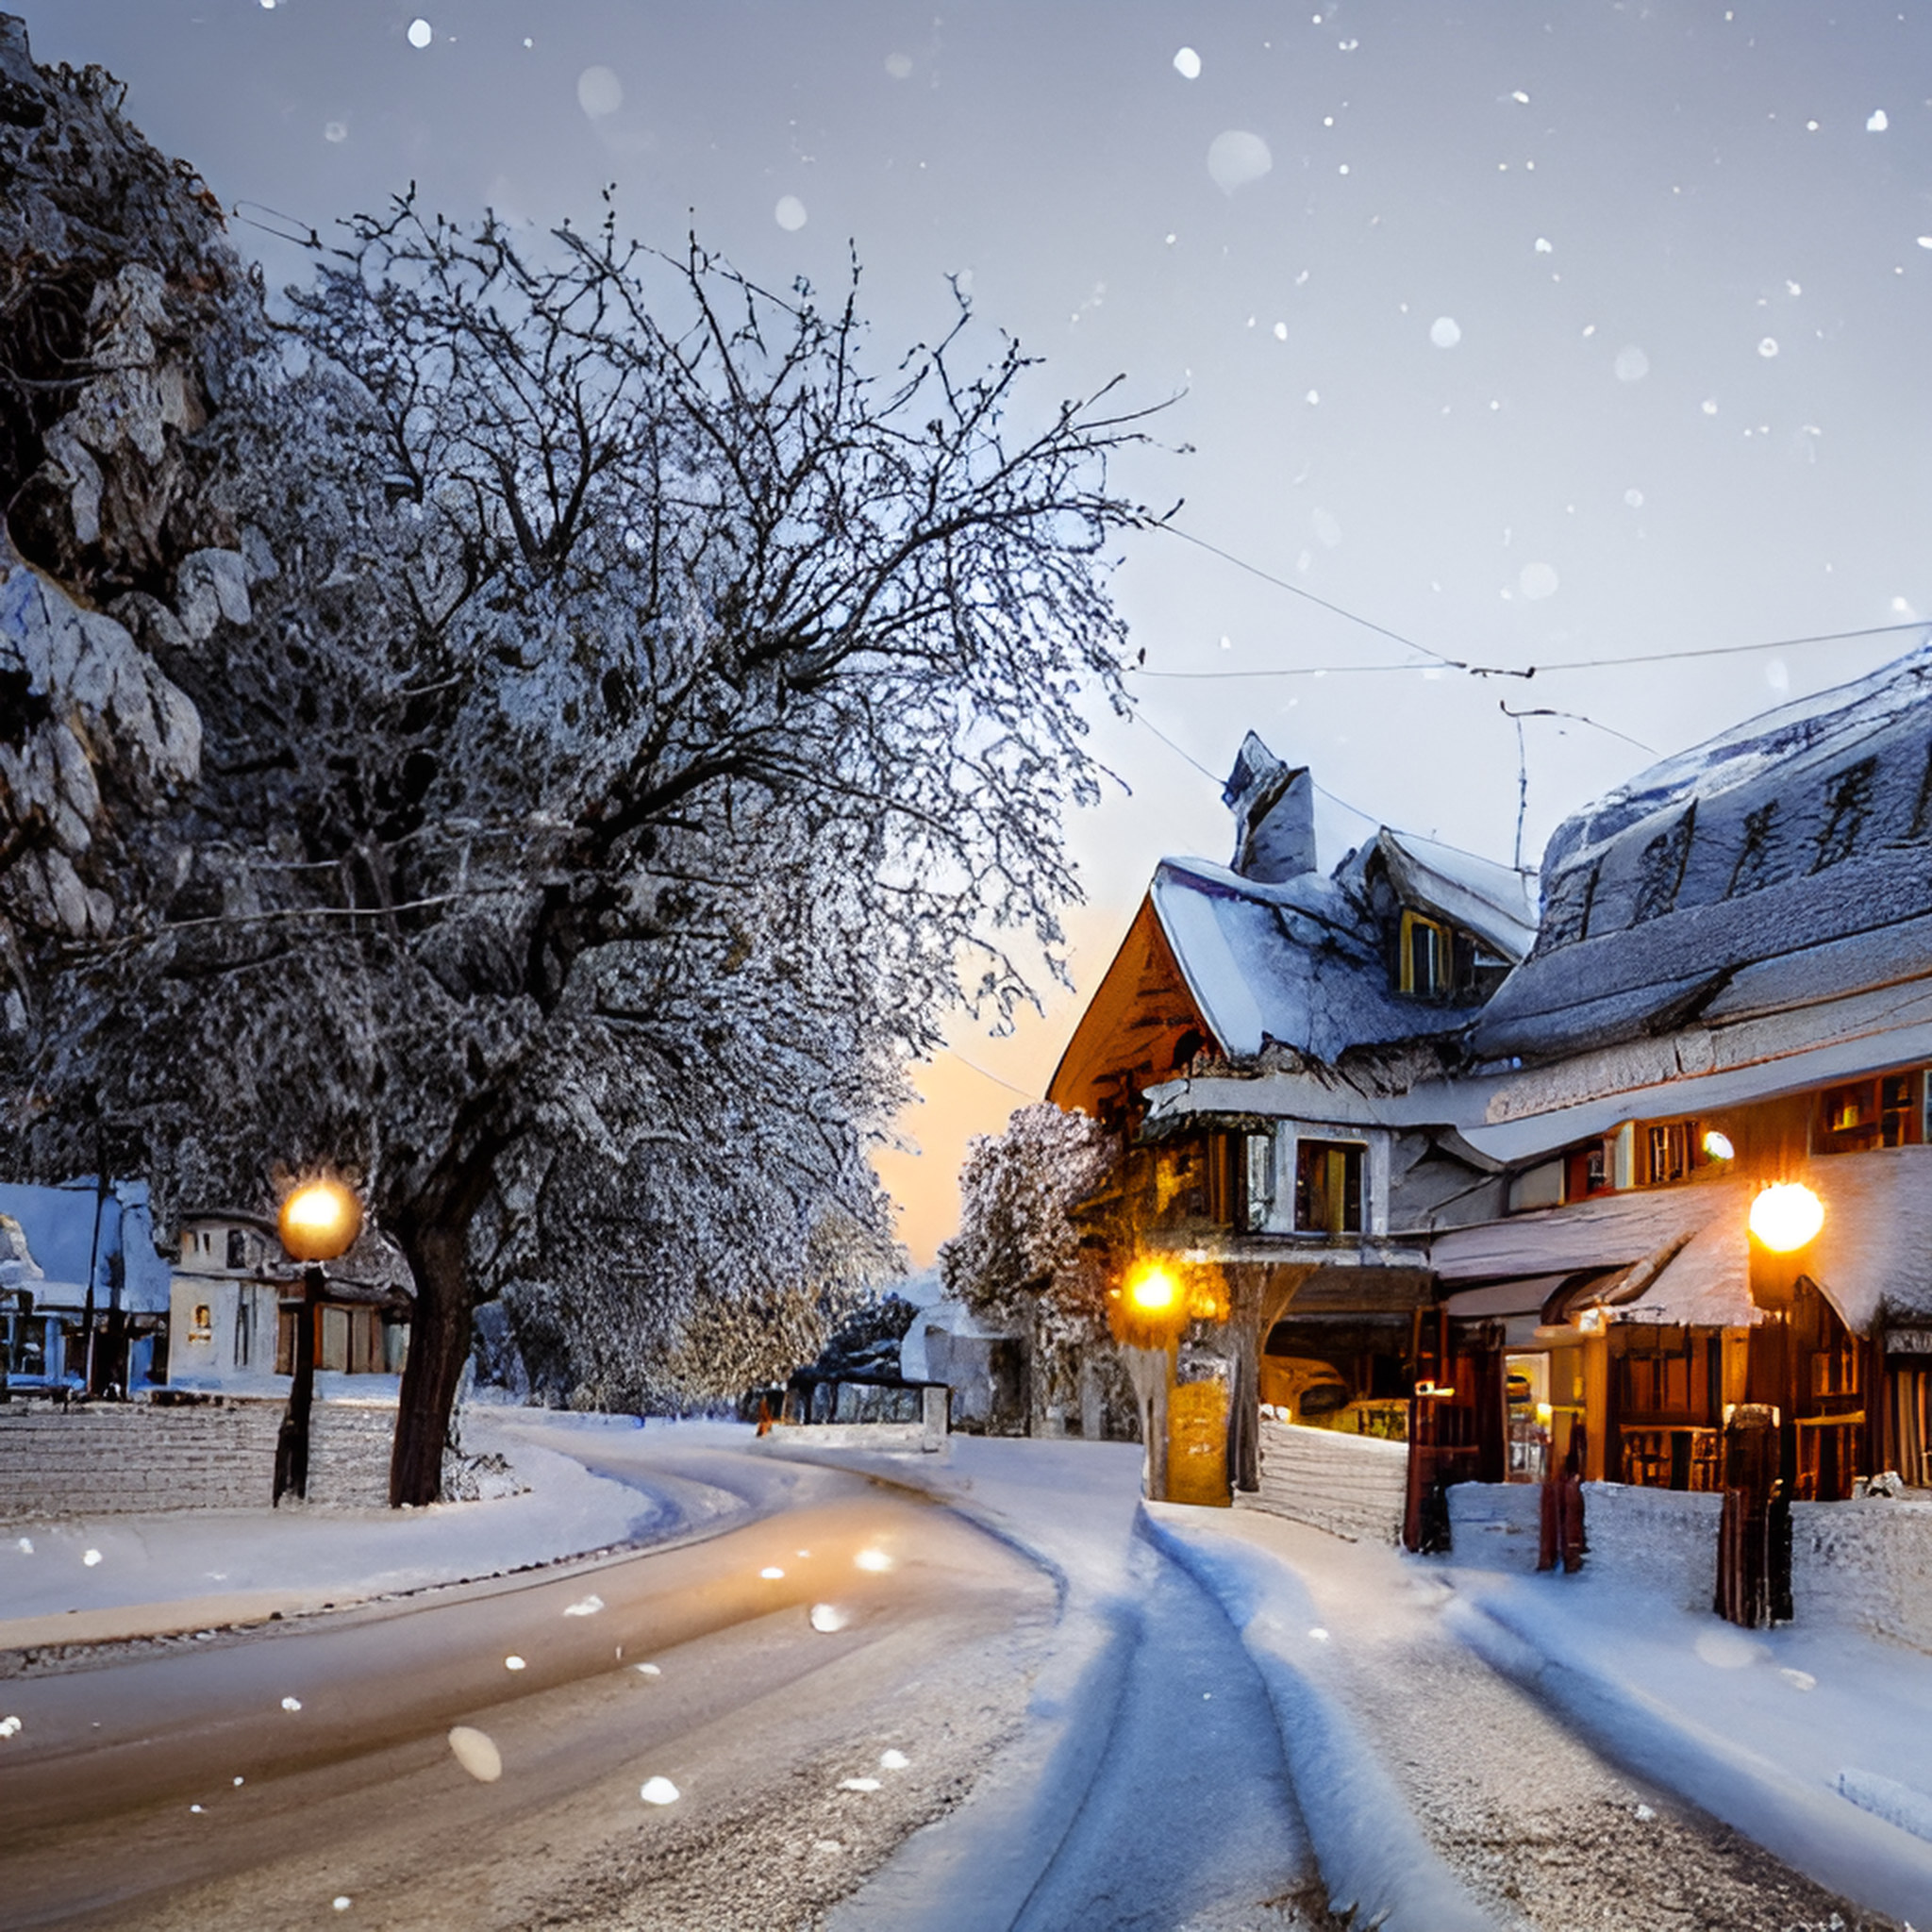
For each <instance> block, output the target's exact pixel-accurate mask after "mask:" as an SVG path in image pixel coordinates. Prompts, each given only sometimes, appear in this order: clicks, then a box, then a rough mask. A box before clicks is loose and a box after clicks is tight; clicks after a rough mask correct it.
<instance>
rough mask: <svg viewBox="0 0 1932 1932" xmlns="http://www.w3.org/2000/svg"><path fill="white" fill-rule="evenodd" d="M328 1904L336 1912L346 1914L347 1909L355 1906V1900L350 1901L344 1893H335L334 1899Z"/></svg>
mask: <svg viewBox="0 0 1932 1932" xmlns="http://www.w3.org/2000/svg"><path fill="white" fill-rule="evenodd" d="M329 1904H330V1905H331V1906H332V1907H334V1908H335V1909H336V1910H337V1911H339V1912H346V1911H347V1910H348V1909H349V1907H351V1906H352V1905H354V1904H355V1900H354V1899H352V1898H351V1897H350V1896H349V1894H348V1893H347V1892H346V1891H339V1892H337V1893H336V1895H335V1897H333V1898H332V1899H330V1900H329Z"/></svg>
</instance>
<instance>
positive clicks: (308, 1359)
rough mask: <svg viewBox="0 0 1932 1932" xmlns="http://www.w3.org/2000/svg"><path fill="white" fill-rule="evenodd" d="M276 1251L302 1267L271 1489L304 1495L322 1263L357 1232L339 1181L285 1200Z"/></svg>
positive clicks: (352, 1202) (313, 1185) (357, 1210)
mask: <svg viewBox="0 0 1932 1932" xmlns="http://www.w3.org/2000/svg"><path fill="white" fill-rule="evenodd" d="M275 1226H276V1231H277V1232H278V1233H279V1234H280V1236H281V1238H282V1250H283V1252H284V1253H285V1254H286V1255H287V1256H288V1257H289V1258H290V1259H291V1261H300V1262H301V1263H302V1264H303V1266H302V1307H301V1311H300V1313H299V1314H298V1315H297V1316H296V1318H295V1359H294V1362H293V1364H292V1367H293V1369H294V1377H293V1380H292V1381H291V1385H290V1388H289V1409H288V1413H287V1414H286V1415H284V1416H283V1418H282V1426H281V1431H280V1433H279V1434H278V1435H277V1436H276V1438H275V1498H274V1500H275V1502H276V1503H279V1502H280V1501H281V1500H282V1492H283V1491H285V1490H293V1491H294V1492H295V1493H296V1495H298V1496H299V1497H301V1498H302V1499H303V1501H305V1502H306V1501H307V1500H308V1412H309V1409H310V1407H312V1406H313V1403H314V1400H315V1309H316V1304H317V1303H318V1302H319V1301H320V1300H321V1298H322V1291H323V1289H324V1288H325V1286H326V1285H327V1281H328V1277H327V1275H326V1274H324V1272H323V1267H322V1264H323V1263H324V1262H325V1261H333V1260H334V1259H335V1258H336V1257H337V1256H339V1255H345V1254H347V1253H348V1251H349V1250H350V1249H351V1248H352V1247H354V1246H355V1244H356V1237H357V1236H358V1234H360V1233H361V1232H362V1204H361V1202H359V1201H358V1200H357V1198H356V1196H355V1195H354V1194H353V1193H352V1192H351V1191H349V1190H348V1189H347V1188H345V1187H344V1186H343V1185H342V1184H341V1182H340V1181H337V1180H331V1179H328V1178H327V1177H324V1178H323V1179H320V1180H313V1181H305V1182H304V1183H303V1184H302V1186H300V1187H299V1188H297V1189H296V1190H295V1191H294V1192H293V1193H291V1195H290V1196H289V1197H288V1199H287V1200H286V1201H284V1202H283V1203H282V1211H281V1213H280V1214H279V1215H277V1216H276V1218H275Z"/></svg>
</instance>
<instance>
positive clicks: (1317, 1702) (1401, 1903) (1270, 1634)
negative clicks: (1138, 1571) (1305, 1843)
mask: <svg viewBox="0 0 1932 1932" xmlns="http://www.w3.org/2000/svg"><path fill="white" fill-rule="evenodd" d="M1141 1523H1142V1524H1143V1525H1144V1527H1145V1530H1146V1533H1147V1535H1148V1537H1149V1538H1150V1539H1151V1540H1152V1541H1153V1542H1154V1543H1155V1545H1156V1546H1157V1547H1158V1549H1159V1550H1161V1551H1162V1552H1163V1553H1164V1554H1165V1555H1167V1556H1169V1557H1173V1558H1174V1561H1175V1562H1177V1563H1179V1564H1180V1565H1181V1566H1182V1567H1183V1568H1184V1569H1185V1570H1186V1571H1187V1572H1188V1574H1190V1575H1191V1576H1192V1577H1193V1578H1194V1580H1195V1581H1196V1582H1197V1583H1199V1584H1200V1585H1201V1587H1202V1588H1203V1589H1204V1590H1206V1591H1208V1594H1209V1595H1211V1596H1212V1597H1213V1598H1214V1599H1215V1600H1216V1602H1218V1603H1219V1604H1220V1605H1221V1607H1222V1608H1223V1609H1224V1611H1225V1612H1226V1614H1227V1618H1228V1621H1229V1622H1230V1623H1231V1624H1233V1625H1234V1626H1235V1628H1236V1629H1237V1630H1238V1631H1240V1633H1241V1642H1242V1643H1243V1644H1244V1645H1245V1646H1246V1649H1247V1652H1248V1655H1249V1656H1250V1657H1252V1658H1253V1659H1254V1663H1255V1667H1256V1669H1257V1671H1258V1672H1259V1673H1260V1674H1261V1681H1262V1683H1263V1684H1265V1685H1266V1686H1267V1690H1268V1697H1269V1701H1270V1702H1271V1703H1272V1704H1273V1705H1274V1715H1275V1721H1276V1725H1277V1728H1278V1729H1279V1731H1280V1733H1281V1745H1282V1750H1283V1752H1284V1753H1285V1754H1286V1756H1287V1758H1288V1765H1289V1772H1290V1775H1291V1777H1292V1779H1293V1781H1294V1789H1295V1796H1296V1799H1297V1800H1298V1801H1299V1803H1300V1805H1301V1808H1302V1817H1303V1819H1304V1821H1305V1822H1306V1823H1307V1828H1308V1837H1309V1840H1311V1841H1312V1843H1313V1845H1314V1848H1315V1859H1316V1862H1317V1864H1318V1865H1319V1866H1320V1867H1321V1872H1322V1880H1323V1883H1324V1885H1325V1886H1326V1887H1327V1890H1328V1895H1329V1902H1330V1907H1331V1909H1332V1910H1334V1911H1336V1912H1338V1913H1340V1914H1341V1915H1343V1916H1344V1917H1345V1916H1347V1915H1349V1914H1350V1913H1351V1912H1352V1913H1353V1914H1354V1916H1355V1920H1356V1923H1357V1924H1361V1925H1365V1926H1366V1925H1376V1926H1381V1927H1383V1928H1385V1932H1493V1924H1492V1922H1491V1919H1490V1917H1489V1915H1488V1913H1486V1912H1485V1911H1484V1910H1483V1909H1482V1907H1480V1906H1478V1905H1477V1904H1476V1902H1475V1901H1474V1899H1473V1898H1471V1897H1470V1895H1469V1893H1468V1892H1467V1891H1466V1890H1464V1889H1463V1886H1462V1882H1461V1880H1460V1879H1458V1878H1457V1875H1456V1874H1455V1873H1454V1872H1452V1871H1451V1870H1450V1868H1449V1867H1448V1865H1447V1864H1445V1863H1444V1862H1443V1860H1442V1859H1441V1857H1440V1856H1439V1855H1438V1854H1437V1852H1436V1851H1435V1849H1434V1847H1433V1846H1431V1845H1430V1843H1429V1842H1428V1840H1426V1839H1425V1838H1424V1836H1423V1832H1422V1829H1421V1827H1420V1826H1419V1825H1418V1824H1416V1821H1415V1818H1414V1816H1413V1815H1412V1814H1411V1812H1410V1811H1409V1808H1408V1807H1407V1804H1406V1803H1405V1802H1404V1801H1403V1797H1402V1794H1401V1792H1400V1791H1399V1790H1397V1788H1396V1785H1395V1781H1394V1780H1393V1779H1392V1778H1391V1776H1390V1775H1389V1774H1388V1772H1386V1771H1385V1770H1384V1769H1383V1768H1382V1765H1381V1763H1380V1762H1379V1761H1378V1759H1377V1758H1376V1757H1375V1754H1374V1750H1373V1748H1372V1747H1371V1746H1370V1744H1369V1742H1368V1740H1366V1739H1365V1738H1364V1737H1363V1736H1362V1735H1361V1733H1360V1731H1359V1730H1358V1729H1357V1725H1356V1724H1355V1722H1354V1720H1353V1719H1351V1718H1350V1717H1349V1716H1348V1715H1347V1713H1346V1711H1345V1710H1344V1709H1343V1707H1342V1705H1341V1701H1340V1700H1339V1699H1338V1698H1337V1697H1335V1696H1334V1695H1333V1694H1332V1693H1331V1692H1330V1691H1328V1690H1327V1689H1326V1688H1325V1687H1324V1684H1323V1683H1322V1681H1321V1680H1322V1678H1323V1676H1324V1662H1325V1657H1324V1637H1323V1636H1317V1635H1316V1634H1314V1633H1315V1631H1316V1629H1317V1628H1319V1624H1318V1620H1317V1618H1316V1615H1315V1612H1314V1610H1313V1608H1312V1607H1311V1606H1310V1605H1309V1603H1308V1599H1307V1592H1306V1591H1304V1590H1303V1588H1302V1583H1301V1579H1300V1578H1299V1577H1297V1576H1296V1575H1295V1574H1294V1573H1293V1571H1291V1569H1289V1568H1288V1566H1287V1565H1286V1564H1284V1563H1281V1562H1279V1561H1277V1560H1276V1559H1275V1558H1274V1557H1271V1556H1270V1555H1269V1554H1268V1553H1267V1552H1266V1551H1264V1550H1259V1549H1257V1548H1255V1547H1254V1546H1253V1545H1252V1544H1249V1543H1242V1542H1236V1541H1232V1540H1230V1539H1227V1538H1223V1537H1218V1536H1216V1535H1215V1534H1214V1533H1213V1532H1212V1531H1211V1530H1204V1529H1200V1528H1196V1527H1195V1526H1194V1524H1193V1522H1192V1520H1191V1517H1190V1516H1187V1515H1184V1514H1183V1513H1182V1512H1181V1511H1179V1510H1177V1509H1176V1508H1175V1507H1174V1506H1173V1505H1171V1504H1170V1505H1161V1504H1154V1505H1152V1506H1145V1505H1143V1506H1142V1511H1141Z"/></svg>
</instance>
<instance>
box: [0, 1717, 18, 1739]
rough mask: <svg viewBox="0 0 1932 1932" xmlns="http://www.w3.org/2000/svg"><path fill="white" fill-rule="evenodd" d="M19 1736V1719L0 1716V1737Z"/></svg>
mask: <svg viewBox="0 0 1932 1932" xmlns="http://www.w3.org/2000/svg"><path fill="white" fill-rule="evenodd" d="M19 1736H20V1720H19V1719H18V1718H17V1717H0V1738H17V1737H19Z"/></svg>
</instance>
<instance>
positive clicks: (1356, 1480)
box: [1238, 1415, 1408, 1543]
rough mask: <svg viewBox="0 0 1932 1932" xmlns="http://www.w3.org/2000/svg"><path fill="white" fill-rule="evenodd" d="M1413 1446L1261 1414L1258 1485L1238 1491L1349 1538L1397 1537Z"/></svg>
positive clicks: (1275, 1511)
mask: <svg viewBox="0 0 1932 1932" xmlns="http://www.w3.org/2000/svg"><path fill="white" fill-rule="evenodd" d="M1407 1468H1408V1446H1407V1443H1404V1442H1385V1441H1381V1440H1380V1439H1379V1438H1377V1437H1374V1436H1355V1435H1348V1434H1345V1433H1343V1432H1342V1431H1341V1430H1340V1429H1310V1428H1305V1427H1304V1426H1303V1425H1302V1424H1299V1423H1284V1422H1279V1421H1277V1420H1276V1419H1275V1418H1274V1417H1273V1416H1269V1415H1264V1416H1263V1417H1262V1418H1261V1486H1260V1488H1259V1490H1257V1491H1255V1492H1254V1493H1253V1494H1252V1495H1241V1496H1240V1497H1239V1498H1238V1503H1239V1506H1240V1507H1242V1508H1251V1509H1266V1510H1268V1511H1269V1512H1270V1513H1271V1514H1272V1515H1275V1516H1285V1517H1287V1518H1288V1519H1289V1520H1290V1521H1291V1522H1293V1523H1306V1524H1310V1525H1311V1526H1312V1527H1314V1528H1316V1529H1325V1530H1327V1531H1328V1532H1329V1534H1330V1535H1332V1536H1341V1537H1346V1538H1348V1539H1349V1541H1352V1542H1374V1543H1393V1542H1394V1541H1397V1539H1398V1538H1399V1537H1400V1536H1401V1534H1402V1506H1403V1494H1404V1489H1405V1484H1406V1481H1407Z"/></svg>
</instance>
